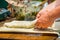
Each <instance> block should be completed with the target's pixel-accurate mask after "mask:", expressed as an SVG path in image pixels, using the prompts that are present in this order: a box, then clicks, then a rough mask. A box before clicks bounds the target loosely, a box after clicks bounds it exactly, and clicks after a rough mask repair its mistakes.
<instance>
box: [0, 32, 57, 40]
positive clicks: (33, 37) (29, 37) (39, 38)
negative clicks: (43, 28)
mask: <svg viewBox="0 0 60 40" xmlns="http://www.w3.org/2000/svg"><path fill="white" fill-rule="evenodd" d="M0 38H5V39H17V40H55V39H56V38H57V35H54V34H51V35H50V34H28V33H27V34H25V33H1V32H0Z"/></svg>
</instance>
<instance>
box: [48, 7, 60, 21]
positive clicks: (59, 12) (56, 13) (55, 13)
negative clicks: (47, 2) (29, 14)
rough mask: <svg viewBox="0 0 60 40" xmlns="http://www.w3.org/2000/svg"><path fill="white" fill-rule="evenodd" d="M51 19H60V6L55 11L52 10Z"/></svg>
mask: <svg viewBox="0 0 60 40" xmlns="http://www.w3.org/2000/svg"><path fill="white" fill-rule="evenodd" d="M48 16H49V17H51V18H52V19H54V20H55V19H57V18H60V6H59V7H56V8H55V9H53V10H51V11H50V12H49V14H48Z"/></svg>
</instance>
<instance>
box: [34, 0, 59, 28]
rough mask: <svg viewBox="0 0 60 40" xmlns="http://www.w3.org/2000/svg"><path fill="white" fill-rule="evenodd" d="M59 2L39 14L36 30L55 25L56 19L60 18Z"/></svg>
mask: <svg viewBox="0 0 60 40" xmlns="http://www.w3.org/2000/svg"><path fill="white" fill-rule="evenodd" d="M57 1H58V0H56V1H55V2H53V3H51V4H49V5H48V6H47V7H46V8H44V9H42V10H41V11H40V12H39V13H38V14H37V16H36V19H38V20H37V22H36V25H35V28H43V29H45V28H48V27H50V26H51V25H52V24H53V23H54V21H55V19H57V18H59V17H60V11H59V10H60V6H58V4H57ZM59 1H60V0H59Z"/></svg>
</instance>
